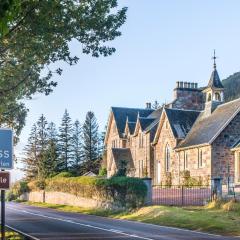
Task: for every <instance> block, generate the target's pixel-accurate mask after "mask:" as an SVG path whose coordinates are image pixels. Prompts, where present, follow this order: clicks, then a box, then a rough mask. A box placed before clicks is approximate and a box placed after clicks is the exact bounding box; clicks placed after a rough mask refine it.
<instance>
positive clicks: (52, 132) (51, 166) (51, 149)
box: [41, 122, 58, 178]
mask: <svg viewBox="0 0 240 240" xmlns="http://www.w3.org/2000/svg"><path fill="white" fill-rule="evenodd" d="M41 163H42V164H41V165H42V171H41V175H42V176H41V177H42V178H46V177H50V176H52V175H54V174H55V173H57V172H58V169H57V167H58V142H57V130H56V126H55V124H54V123H53V122H50V123H49V124H48V127H47V145H46V149H45V150H44V152H43V155H42V159H41Z"/></svg>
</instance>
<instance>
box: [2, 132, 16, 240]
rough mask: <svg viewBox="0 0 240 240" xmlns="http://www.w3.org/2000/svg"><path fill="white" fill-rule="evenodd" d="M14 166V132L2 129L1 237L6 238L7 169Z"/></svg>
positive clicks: (8, 180) (8, 184)
mask: <svg viewBox="0 0 240 240" xmlns="http://www.w3.org/2000/svg"><path fill="white" fill-rule="evenodd" d="M12 168H13V132H12V130H11V129H7V128H6V129H5V128H2V129H0V169H1V172H0V189H1V239H2V240H5V190H6V189H9V187H10V174H9V172H5V170H6V169H12Z"/></svg>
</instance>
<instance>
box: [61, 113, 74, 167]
mask: <svg viewBox="0 0 240 240" xmlns="http://www.w3.org/2000/svg"><path fill="white" fill-rule="evenodd" d="M72 133H73V128H72V120H71V118H70V116H69V113H68V111H67V110H65V112H64V114H63V118H62V123H61V126H60V128H59V139H58V142H59V158H60V161H59V166H58V168H59V169H60V170H61V171H68V170H69V167H70V166H71V165H72V154H73V146H72Z"/></svg>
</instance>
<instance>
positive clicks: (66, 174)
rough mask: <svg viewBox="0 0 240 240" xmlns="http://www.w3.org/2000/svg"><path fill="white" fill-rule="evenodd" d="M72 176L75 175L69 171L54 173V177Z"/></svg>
mask: <svg viewBox="0 0 240 240" xmlns="http://www.w3.org/2000/svg"><path fill="white" fill-rule="evenodd" d="M74 176H75V175H74V174H73V173H71V172H61V173H59V174H57V175H55V176H54V178H61V177H63V178H68V177H74Z"/></svg>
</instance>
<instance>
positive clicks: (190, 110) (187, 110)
mask: <svg viewBox="0 0 240 240" xmlns="http://www.w3.org/2000/svg"><path fill="white" fill-rule="evenodd" d="M165 109H167V110H176V111H185V112H202V111H201V110H194V109H179V108H165Z"/></svg>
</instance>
